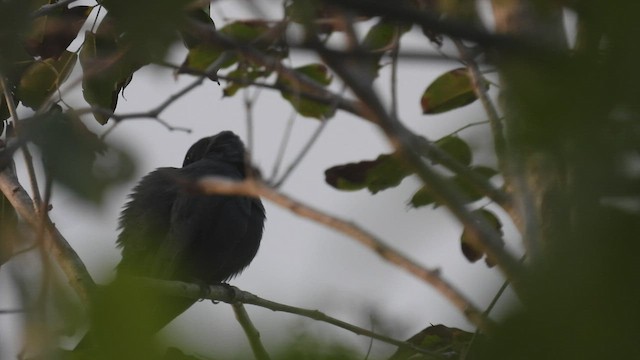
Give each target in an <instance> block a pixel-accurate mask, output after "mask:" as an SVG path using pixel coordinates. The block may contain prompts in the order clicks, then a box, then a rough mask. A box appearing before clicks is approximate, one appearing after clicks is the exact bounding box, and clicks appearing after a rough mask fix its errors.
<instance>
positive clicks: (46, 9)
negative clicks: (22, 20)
mask: <svg viewBox="0 0 640 360" xmlns="http://www.w3.org/2000/svg"><path fill="white" fill-rule="evenodd" d="M76 1H78V0H60V1H58V2H56V3H53V4H46V5H42V6H41V7H40V8H39V9H38V10H36V11H34V12H33V13H31V17H32V18H34V19H35V18H37V17H40V16H44V15H48V14H51V13H52V12H54V11H56V10H57V9H59V8H61V7H67V6H68V5H69V4H71V3H74V2H76Z"/></svg>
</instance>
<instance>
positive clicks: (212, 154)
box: [91, 131, 265, 351]
mask: <svg viewBox="0 0 640 360" xmlns="http://www.w3.org/2000/svg"><path fill="white" fill-rule="evenodd" d="M246 168H247V167H246V164H245V149H244V145H243V144H242V141H241V140H240V138H238V136H237V135H235V134H234V133H233V132H231V131H223V132H221V133H219V134H217V135H214V136H210V137H206V138H203V139H200V140H199V141H198V142H196V143H195V144H193V145H192V146H191V148H190V149H189V151H188V152H187V154H186V156H185V159H184V162H183V164H182V168H173V167H165V168H159V169H156V170H155V171H153V172H151V173H149V174H148V175H146V176H145V177H144V178H143V179H142V180H141V181H140V182H139V183H138V185H137V186H136V187H135V188H134V190H133V192H132V193H131V194H130V196H129V197H130V200H129V202H128V203H127V204H126V205H125V207H124V210H123V211H122V214H121V216H120V229H121V232H120V235H119V236H118V240H117V245H118V246H119V247H120V248H122V260H121V262H120V263H119V265H118V269H117V270H118V275H117V277H116V280H115V281H114V285H111V286H110V287H108V288H107V290H106V291H105V294H106V295H105V296H101V297H99V298H101V299H100V300H99V301H98V302H97V306H96V310H95V311H94V312H93V313H94V319H93V320H94V323H95V324H96V327H97V328H98V329H96V330H97V331H98V332H99V333H98V335H99V336H98V338H102V339H105V338H106V339H107V340H106V341H102V342H103V343H108V344H106V345H107V346H108V347H113V346H116V345H113V344H111V343H112V342H114V343H117V346H118V347H122V349H120V350H122V351H126V347H127V346H130V345H135V344H136V343H137V342H139V341H140V340H139V339H138V337H139V336H143V337H144V336H148V335H151V334H153V333H155V332H157V331H158V330H159V329H161V328H162V327H164V326H165V325H166V324H167V323H169V322H170V321H171V320H172V319H173V318H175V317H176V316H178V315H179V314H181V313H182V312H183V311H185V310H186V309H187V308H188V307H189V306H191V305H192V304H193V303H194V300H191V299H187V298H182V297H171V296H167V295H163V294H161V293H158V292H156V291H145V290H143V289H139V288H137V287H136V286H127V284H128V282H127V279H128V278H130V277H151V278H157V279H165V280H180V281H187V282H197V283H200V284H216V283H220V282H224V281H227V280H229V279H231V278H232V277H234V276H235V275H237V274H239V273H240V272H242V271H243V270H244V269H245V268H246V267H247V266H248V265H249V263H250V262H251V261H252V260H253V258H254V256H255V255H256V252H257V251H258V247H259V246H260V240H261V238H262V232H263V226H264V220H265V210H264V207H263V205H262V202H261V201H260V199H257V198H250V197H244V196H230V195H206V194H201V193H197V192H194V191H193V190H190V189H188V187H186V186H184V184H188V183H189V182H192V181H196V180H197V179H200V178H202V177H204V176H211V175H214V176H222V177H225V178H228V179H232V180H242V179H244V178H245V175H246V174H245V171H246ZM125 323H126V325H125ZM120 327H122V329H121V328H120ZM91 331H93V329H92V330H91ZM100 332H101V333H100ZM114 333H115V334H114ZM129 333H131V334H130V335H124V334H129ZM94 336H95V335H94ZM114 336H115V337H116V338H117V340H113V339H111V338H112V337H114ZM109 339H111V340H109ZM92 341H93V342H94V345H93V346H95V341H96V340H92ZM98 342H100V340H98ZM129 342H131V344H128V343H129ZM112 350H113V349H112Z"/></svg>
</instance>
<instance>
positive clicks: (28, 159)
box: [0, 74, 42, 211]
mask: <svg viewBox="0 0 640 360" xmlns="http://www.w3.org/2000/svg"><path fill="white" fill-rule="evenodd" d="M0 89H1V90H2V91H3V92H4V99H5V102H6V103H7V108H8V109H9V114H10V115H11V118H12V119H13V124H14V129H15V131H16V135H17V136H20V122H19V120H20V119H19V118H18V112H17V111H16V104H15V103H14V102H13V97H12V96H11V91H10V89H9V86H8V85H7V81H6V79H5V78H4V75H3V74H0ZM20 150H22V154H23V155H24V162H25V166H26V167H27V173H28V175H29V183H30V184H31V192H32V193H33V200H34V201H33V203H32V206H33V207H34V208H35V209H36V210H37V211H39V208H40V204H41V203H42V200H41V199H40V189H39V188H38V179H37V178H36V171H35V169H34V167H33V157H32V156H31V151H29V146H28V145H27V143H26V142H24V143H21V144H20Z"/></svg>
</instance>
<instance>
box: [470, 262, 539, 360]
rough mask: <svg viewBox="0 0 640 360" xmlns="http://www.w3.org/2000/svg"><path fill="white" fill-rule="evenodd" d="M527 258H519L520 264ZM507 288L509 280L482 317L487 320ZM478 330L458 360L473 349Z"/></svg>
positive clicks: (477, 329) (504, 283) (478, 329)
mask: <svg viewBox="0 0 640 360" xmlns="http://www.w3.org/2000/svg"><path fill="white" fill-rule="evenodd" d="M526 258H527V255H526V254H525V255H523V256H522V257H521V258H520V262H521V263H522V262H524V261H525V260H526ZM508 287H509V280H508V279H507V280H505V281H504V282H503V283H502V285H501V286H500V289H498V292H497V293H496V294H495V295H494V296H493V299H491V302H490V303H489V305H488V306H487V308H486V309H485V310H484V312H482V315H483V316H484V317H485V318H489V314H490V313H491V310H493V308H494V307H495V306H496V304H497V303H498V300H500V298H501V297H502V294H504V292H505V291H506V290H507V288H508ZM480 332H481V330H480V328H476V331H475V332H474V333H473V336H472V337H471V340H469V344H468V345H467V347H466V348H465V349H464V352H463V353H462V354H461V355H460V360H465V359H466V358H467V356H468V355H469V352H471V348H472V347H473V345H474V343H475V341H476V339H477V338H478V336H480Z"/></svg>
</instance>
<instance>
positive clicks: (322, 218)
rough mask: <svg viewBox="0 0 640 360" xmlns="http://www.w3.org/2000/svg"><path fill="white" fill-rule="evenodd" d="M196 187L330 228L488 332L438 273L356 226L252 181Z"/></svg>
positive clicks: (205, 182)
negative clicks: (263, 203) (254, 200)
mask: <svg viewBox="0 0 640 360" xmlns="http://www.w3.org/2000/svg"><path fill="white" fill-rule="evenodd" d="M197 186H198V189H199V190H200V191H202V192H205V193H210V194H215V193H219V194H231V195H247V196H253V197H262V198H264V199H267V200H269V201H271V202H273V203H275V204H277V205H279V206H281V207H283V208H285V209H289V210H290V211H292V212H294V213H296V214H298V215H300V216H302V217H306V218H308V219H311V220H313V221H315V222H317V223H320V224H323V225H326V226H327V227H330V228H333V229H334V230H337V231H338V232H341V233H343V234H345V235H347V236H349V237H351V238H352V239H354V240H356V241H358V242H359V243H361V244H362V245H364V246H366V247H367V248H369V249H371V250H372V251H374V252H375V253H376V254H378V255H379V256H380V257H381V258H383V259H384V260H386V261H388V262H390V263H392V264H394V265H397V266H398V267H399V268H401V269H403V270H405V271H407V272H409V273H410V274H412V275H414V276H416V277H417V278H419V279H421V280H422V281H424V282H426V283H427V284H430V285H431V286H433V287H434V288H435V289H436V290H438V291H439V292H440V293H441V294H442V295H443V296H444V297H445V298H447V299H448V300H449V301H450V302H451V303H452V304H453V305H454V306H455V307H456V308H458V309H459V310H460V311H461V312H462V313H463V314H464V315H465V316H466V317H467V319H469V321H470V322H471V323H473V324H474V325H476V326H478V327H480V328H482V329H485V330H489V328H490V326H491V323H490V321H488V320H487V319H485V318H483V317H482V313H481V312H480V310H479V309H478V308H477V307H476V306H475V305H474V304H473V303H472V302H471V300H469V299H467V298H466V297H465V296H464V295H463V294H462V292H461V291H460V290H458V289H457V288H456V287H455V286H454V285H453V284H450V283H449V282H448V281H446V280H445V279H444V278H442V276H441V275H440V270H439V269H429V268H426V267H424V266H422V265H420V264H418V263H416V262H415V261H413V260H411V259H409V258H408V257H406V256H404V255H402V254H400V253H399V252H398V251H397V250H395V249H393V248H392V247H390V246H389V245H387V244H386V243H384V241H382V240H381V239H380V238H378V237H377V236H376V235H375V234H373V233H371V232H368V231H366V230H364V229H362V228H360V227H359V226H358V225H356V224H353V223H350V222H347V221H345V220H342V219H340V218H337V217H335V216H332V215H329V214H327V213H326V212H323V211H321V210H318V209H314V208H312V207H311V206H309V205H306V204H303V203H301V202H300V201H297V200H295V199H293V198H291V197H289V196H287V195H284V194H282V193H280V192H278V191H276V190H275V189H274V188H272V187H269V186H268V185H266V184H264V183H262V182H259V181H257V180H255V179H247V180H244V181H241V182H238V181H231V180H227V179H224V178H219V177H207V178H203V179H201V180H200V181H199V182H198V183H197Z"/></svg>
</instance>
